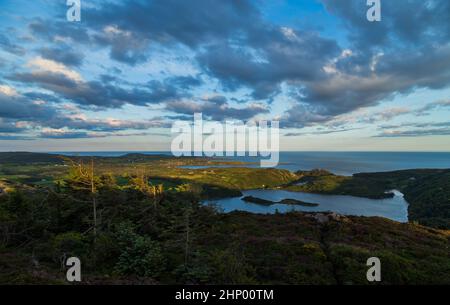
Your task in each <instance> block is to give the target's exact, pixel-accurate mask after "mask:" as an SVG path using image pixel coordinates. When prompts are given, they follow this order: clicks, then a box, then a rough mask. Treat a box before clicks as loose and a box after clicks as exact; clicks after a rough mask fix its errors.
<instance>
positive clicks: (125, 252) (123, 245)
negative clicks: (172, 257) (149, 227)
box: [115, 223, 165, 278]
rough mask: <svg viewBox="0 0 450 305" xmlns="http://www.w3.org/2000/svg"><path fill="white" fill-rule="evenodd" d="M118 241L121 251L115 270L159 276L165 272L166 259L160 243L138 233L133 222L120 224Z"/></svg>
mask: <svg viewBox="0 0 450 305" xmlns="http://www.w3.org/2000/svg"><path fill="white" fill-rule="evenodd" d="M117 242H118V246H119V248H120V249H121V252H120V255H119V259H118V262H117V264H116V266H115V270H116V271H117V272H118V273H119V274H122V275H129V274H135V275H138V276H147V277H154V278H158V277H160V276H161V274H162V273H163V272H164V270H165V259H164V255H163V253H162V250H161V247H160V245H159V243H158V242H156V241H153V240H152V239H151V238H149V237H147V236H141V235H139V234H136V233H135V232H134V230H133V226H132V225H131V224H129V223H123V224H120V225H119V228H118V230H117Z"/></svg>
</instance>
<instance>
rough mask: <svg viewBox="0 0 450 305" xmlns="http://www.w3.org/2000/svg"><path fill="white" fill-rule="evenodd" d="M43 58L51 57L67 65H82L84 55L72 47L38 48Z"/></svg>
mask: <svg viewBox="0 0 450 305" xmlns="http://www.w3.org/2000/svg"><path fill="white" fill-rule="evenodd" d="M38 52H39V53H40V54H41V56H42V57H43V58H47V59H51V60H54V61H57V62H60V63H63V64H65V65H66V66H76V67H78V66H80V65H81V64H82V62H83V58H84V55H83V54H81V53H80V52H77V51H75V50H72V49H71V48H70V47H67V46H66V47H53V48H41V49H39V50H38Z"/></svg>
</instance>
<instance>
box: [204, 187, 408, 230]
mask: <svg viewBox="0 0 450 305" xmlns="http://www.w3.org/2000/svg"><path fill="white" fill-rule="evenodd" d="M242 193H243V194H244V196H253V197H257V198H261V199H266V200H270V201H274V202H277V201H281V200H283V199H288V198H289V199H297V200H301V201H303V202H310V203H318V204H319V206H317V207H305V206H299V205H286V204H278V203H277V204H273V205H271V206H263V205H259V204H255V203H251V202H245V201H243V200H241V198H242V197H233V198H225V199H219V200H209V201H205V202H203V203H204V204H214V205H216V206H217V207H219V208H220V209H221V210H222V211H223V212H225V213H228V212H232V211H236V210H237V211H247V212H251V213H259V214H273V213H275V212H276V211H278V212H280V213H283V212H289V211H292V210H296V211H304V212H325V211H332V212H336V213H338V214H343V215H355V216H381V217H385V218H389V219H392V220H395V221H399V222H407V221H408V203H407V202H406V201H405V199H404V198H403V194H402V193H400V192H398V191H393V193H394V194H395V196H394V197H393V198H388V199H368V198H361V197H353V196H340V195H320V194H309V193H301V192H289V191H283V190H249V191H243V192H242Z"/></svg>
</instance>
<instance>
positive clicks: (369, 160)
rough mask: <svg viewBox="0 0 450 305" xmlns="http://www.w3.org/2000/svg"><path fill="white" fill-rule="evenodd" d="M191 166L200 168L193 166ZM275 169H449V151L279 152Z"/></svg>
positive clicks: (251, 159)
mask: <svg viewBox="0 0 450 305" xmlns="http://www.w3.org/2000/svg"><path fill="white" fill-rule="evenodd" d="M60 153H63V154H67V155H80V156H108V157H117V156H122V155H125V154H127V153H131V151H130V152H126V151H122V152H119V151H113V152H104V151H103V152H60ZM133 153H143V154H149V155H154V154H164V155H171V153H170V152H167V151H165V152H146V151H135V152H133ZM221 159H225V160H228V161H244V162H257V163H256V164H251V165H248V166H250V167H255V166H257V167H259V160H260V159H259V158H255V157H248V156H247V157H228V158H221ZM194 168H204V167H203V166H197V167H194ZM277 168H283V169H288V170H291V171H297V170H311V169H315V168H322V169H326V170H328V171H331V172H333V173H335V174H338V175H352V174H354V173H362V172H383V171H393V170H401V169H416V168H450V153H449V152H280V163H279V165H278V166H277Z"/></svg>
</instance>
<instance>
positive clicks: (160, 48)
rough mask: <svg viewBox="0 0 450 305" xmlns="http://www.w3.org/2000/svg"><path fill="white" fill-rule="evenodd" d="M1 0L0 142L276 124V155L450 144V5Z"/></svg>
mask: <svg viewBox="0 0 450 305" xmlns="http://www.w3.org/2000/svg"><path fill="white" fill-rule="evenodd" d="M380 2H381V21H380V22H369V21H368V20H367V18H366V13H367V10H368V9H369V6H367V4H366V1H365V0H271V1H269V0H190V1H184V0H164V1H163V0H153V1H152V0H147V1H139V0H114V1H94V0H81V20H80V21H79V22H76V21H75V22H71V21H68V20H67V17H66V13H67V10H68V9H69V7H68V6H67V5H66V0H58V1H56V0H35V1H28V0H0V151H19V150H20V151H130V150H136V151H143V150H145V151H167V150H169V149H170V143H171V140H172V138H173V137H175V135H173V134H171V132H170V128H171V126H172V124H173V123H174V122H175V121H177V120H184V121H192V119H193V114H194V112H201V113H202V114H203V118H204V120H211V121H225V120H239V121H243V122H247V121H249V120H276V121H279V125H280V128H281V139H280V148H281V150H284V151H289V150H298V151H306V150H312V151H450V18H449V16H450V2H449V1H448V0H410V1H387V0H381V1H380Z"/></svg>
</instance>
